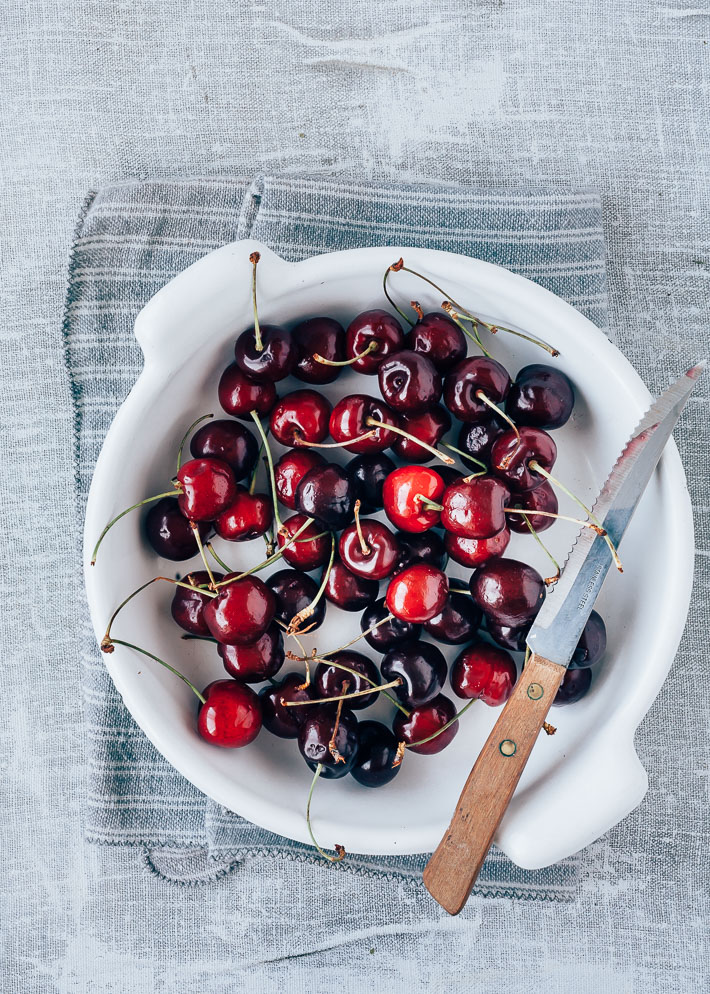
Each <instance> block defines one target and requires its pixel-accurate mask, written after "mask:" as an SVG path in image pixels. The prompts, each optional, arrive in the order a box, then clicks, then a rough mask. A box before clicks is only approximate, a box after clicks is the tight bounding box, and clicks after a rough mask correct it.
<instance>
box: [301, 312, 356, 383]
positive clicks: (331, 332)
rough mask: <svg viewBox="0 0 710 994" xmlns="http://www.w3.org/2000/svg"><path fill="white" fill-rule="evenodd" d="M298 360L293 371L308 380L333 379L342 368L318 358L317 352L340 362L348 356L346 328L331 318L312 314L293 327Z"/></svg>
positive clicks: (317, 381) (326, 380) (313, 381)
mask: <svg viewBox="0 0 710 994" xmlns="http://www.w3.org/2000/svg"><path fill="white" fill-rule="evenodd" d="M293 339H294V341H295V342H296V347H297V350H298V360H297V362H296V365H295V367H294V370H293V375H294V376H296V377H297V378H298V379H299V380H304V381H305V382H306V383H332V382H333V381H334V380H336V379H337V378H338V375H339V374H340V369H339V368H338V367H337V366H328V365H326V364H325V363H322V362H318V361H317V360H316V359H314V358H313V357H314V355H319V356H322V357H323V358H324V359H328V360H330V362H341V361H342V360H343V358H344V356H345V329H344V328H343V326H342V325H341V324H339V323H338V322H337V321H334V320H333V319H332V318H310V319H309V320H308V321H301V323H300V324H298V325H296V327H295V328H294V329H293Z"/></svg>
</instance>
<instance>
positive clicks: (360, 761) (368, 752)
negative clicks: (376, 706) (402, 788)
mask: <svg viewBox="0 0 710 994" xmlns="http://www.w3.org/2000/svg"><path fill="white" fill-rule="evenodd" d="M357 730H358V738H359V740H360V744H359V745H358V749H357V756H356V757H355V763H354V765H353V768H352V769H351V770H350V773H351V775H352V776H353V777H354V779H355V780H357V782H358V783H359V784H362V786H363V787H384V785H385V784H388V783H390V781H392V780H394V778H395V777H396V776H397V774H398V773H399V771H400V767H401V763H400V764H398V765H397V766H394V765H393V764H394V761H395V759H396V758H397V739H396V738H395V737H394V735H393V734H392V732H391V731H390V729H389V728H387V726H386V725H383V724H382V723H381V722H379V721H361V722H360V723H359V724H358V729H357Z"/></svg>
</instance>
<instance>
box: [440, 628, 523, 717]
mask: <svg viewBox="0 0 710 994" xmlns="http://www.w3.org/2000/svg"><path fill="white" fill-rule="evenodd" d="M516 677H517V671H516V669H515V663H514V662H513V658H512V656H511V655H510V654H509V653H507V652H506V651H505V650H504V649H499V648H497V647H496V646H494V645H489V644H488V642H476V643H475V645H471V646H469V647H468V649H464V651H463V652H462V653H461V654H460V655H459V656H457V657H456V659H455V660H454V664H453V666H452V667H451V689H452V690H453V692H454V693H455V694H456V695H457V697H464V698H467V699H469V700H479V701H483V702H484V703H485V704H488V705H489V706H490V707H492V708H497V707H499V706H500V705H501V704H505V702H506V701H507V700H508V698H509V697H510V695H511V694H512V692H513V687H514V686H515V680H516Z"/></svg>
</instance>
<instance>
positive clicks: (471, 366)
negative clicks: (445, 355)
mask: <svg viewBox="0 0 710 994" xmlns="http://www.w3.org/2000/svg"><path fill="white" fill-rule="evenodd" d="M509 390H510V377H509V376H508V372H507V370H506V369H505V367H504V366H501V364H500V363H499V362H496V360H495V359H488V358H486V356H474V357H473V358H471V359H464V360H462V362H460V363H459V364H458V365H457V366H454V368H453V369H452V370H451V372H450V373H448V374H447V376H446V379H445V380H444V403H445V404H446V406H447V407H448V409H449V410H450V411H451V413H452V414H453V415H454V416H455V417H457V418H458V419H459V421H467V422H476V421H489V420H490V417H491V409H490V407H489V406H488V405H487V404H486V403H485V401H483V400H481V398H480V397H479V396H478V393H479V391H480V392H481V393H483V394H484V395H485V396H486V397H487V398H488V399H489V400H491V401H492V402H493V403H494V404H499V403H500V402H501V401H502V400H505V398H506V396H507V394H508V391H509Z"/></svg>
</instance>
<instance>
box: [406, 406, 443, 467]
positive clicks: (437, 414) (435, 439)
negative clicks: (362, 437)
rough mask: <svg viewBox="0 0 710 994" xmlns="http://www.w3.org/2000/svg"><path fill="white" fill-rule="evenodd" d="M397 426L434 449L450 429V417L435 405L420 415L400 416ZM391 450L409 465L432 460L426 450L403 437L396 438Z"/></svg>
mask: <svg viewBox="0 0 710 994" xmlns="http://www.w3.org/2000/svg"><path fill="white" fill-rule="evenodd" d="M399 425H400V428H402V429H403V430H404V431H406V432H408V433H409V434H410V435H414V437H415V438H420V439H421V440H422V442H427V444H428V445H433V446H434V447H436V446H437V445H438V444H439V442H440V441H441V439H442V438H443V437H444V435H445V434H446V433H447V431H448V430H449V429H450V428H451V416H450V415H449V412H448V411H447V410H445V408H443V407H440V406H439V405H438V404H436V405H434V406H433V407H432V408H430V409H429V410H428V411H423V412H422V413H420V414H412V415H408V416H405V415H401V416H400V422H399ZM392 448H393V449H394V451H395V452H396V453H397V455H398V456H399V457H400V458H401V459H404V460H406V461H407V462H410V463H412V462H419V463H422V462H429V461H430V460H431V459H433V458H434V454H433V453H432V452H429V450H428V449H425V448H423V447H422V446H421V445H417V443H416V442H413V441H412V439H411V438H405V437H404V436H403V435H399V436H398V437H397V441H396V442H395V443H394V445H393V446H392Z"/></svg>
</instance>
